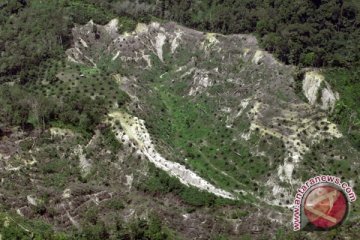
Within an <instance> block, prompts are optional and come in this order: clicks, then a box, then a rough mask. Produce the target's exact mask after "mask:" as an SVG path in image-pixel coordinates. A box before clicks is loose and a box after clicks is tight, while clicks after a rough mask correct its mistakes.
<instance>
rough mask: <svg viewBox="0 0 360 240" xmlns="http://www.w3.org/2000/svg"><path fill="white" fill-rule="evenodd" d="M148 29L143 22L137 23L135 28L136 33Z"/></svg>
mask: <svg viewBox="0 0 360 240" xmlns="http://www.w3.org/2000/svg"><path fill="white" fill-rule="evenodd" d="M148 30H149V28H148V26H147V25H146V24H145V23H138V24H137V25H136V28H135V32H136V33H145V32H147V31H148Z"/></svg>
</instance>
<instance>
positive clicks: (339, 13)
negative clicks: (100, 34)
mask: <svg viewBox="0 0 360 240" xmlns="http://www.w3.org/2000/svg"><path fill="white" fill-rule="evenodd" d="M92 2H93V3H94V4H97V5H98V6H104V7H106V8H108V9H109V10H112V11H115V12H117V13H118V14H121V13H125V14H130V15H132V16H133V17H134V18H137V19H149V18H151V17H152V16H157V17H159V18H161V19H168V20H172V21H175V22H179V23H181V24H184V25H186V26H188V27H191V28H195V29H200V30H204V31H211V32H220V33H225V34H230V33H256V35H257V36H258V38H259V40H260V43H261V44H262V46H263V47H264V48H265V49H266V50H268V51H270V52H272V53H274V54H275V55H276V56H277V57H278V58H279V59H280V60H281V61H283V62H285V63H290V64H295V65H302V66H314V67H324V66H333V67H339V66H340V67H350V66H352V65H357V66H358V65H359V63H360V62H359V56H358V54H357V53H358V52H359V50H360V49H359V44H357V43H358V42H359V41H360V31H359V29H360V28H359V24H360V18H359V9H360V6H359V4H358V2H357V1H356V0H348V1H343V0H340V1H339V0H325V1H320V0H306V1H303V0H296V1H294V0H282V1H278V0H269V1H263V0H244V1H234V0H223V1H213V0H201V1H187V0H180V1H172V0H161V1H155V0H142V1H138V2H132V1H124V0H113V1H110V2H108V1H106V0H93V1H92Z"/></svg>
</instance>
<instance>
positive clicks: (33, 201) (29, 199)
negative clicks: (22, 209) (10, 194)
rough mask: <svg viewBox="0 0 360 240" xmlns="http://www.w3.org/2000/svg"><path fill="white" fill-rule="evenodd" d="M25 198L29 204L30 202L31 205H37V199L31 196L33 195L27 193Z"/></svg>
mask: <svg viewBox="0 0 360 240" xmlns="http://www.w3.org/2000/svg"><path fill="white" fill-rule="evenodd" d="M26 199H27V201H28V203H29V204H31V205H33V206H37V205H38V200H37V199H36V198H35V197H33V196H31V195H27V196H26Z"/></svg>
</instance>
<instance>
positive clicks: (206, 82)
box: [189, 69, 213, 96]
mask: <svg viewBox="0 0 360 240" xmlns="http://www.w3.org/2000/svg"><path fill="white" fill-rule="evenodd" d="M212 85H213V83H212V81H211V80H210V79H209V72H208V71H207V70H202V69H195V72H194V77H193V84H192V87H191V89H190V92H189V95H190V96H193V95H196V94H197V93H199V92H201V91H202V90H204V89H206V88H207V87H210V86H212Z"/></svg>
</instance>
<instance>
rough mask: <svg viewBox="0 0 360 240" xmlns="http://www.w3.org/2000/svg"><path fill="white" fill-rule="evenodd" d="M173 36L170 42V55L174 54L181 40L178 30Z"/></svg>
mask: <svg viewBox="0 0 360 240" xmlns="http://www.w3.org/2000/svg"><path fill="white" fill-rule="evenodd" d="M175 35H176V36H175V37H174V39H173V40H172V42H171V53H174V52H175V51H176V49H177V47H178V46H179V44H180V43H179V41H180V39H181V35H182V32H181V31H179V30H178V31H176V32H175Z"/></svg>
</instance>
